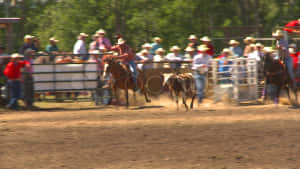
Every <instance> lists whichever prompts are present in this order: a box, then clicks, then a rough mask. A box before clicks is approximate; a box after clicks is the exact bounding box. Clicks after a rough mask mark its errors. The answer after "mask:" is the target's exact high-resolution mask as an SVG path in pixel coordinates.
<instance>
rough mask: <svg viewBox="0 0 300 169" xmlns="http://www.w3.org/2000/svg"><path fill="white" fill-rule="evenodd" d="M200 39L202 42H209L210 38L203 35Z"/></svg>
mask: <svg viewBox="0 0 300 169" xmlns="http://www.w3.org/2000/svg"><path fill="white" fill-rule="evenodd" d="M200 40H201V41H204V42H210V41H211V39H209V38H208V36H203V38H201V39H200Z"/></svg>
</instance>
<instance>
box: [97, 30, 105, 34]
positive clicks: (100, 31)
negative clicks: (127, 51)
mask: <svg viewBox="0 0 300 169" xmlns="http://www.w3.org/2000/svg"><path fill="white" fill-rule="evenodd" d="M97 34H106V32H105V30H104V29H99V30H98V31H97Z"/></svg>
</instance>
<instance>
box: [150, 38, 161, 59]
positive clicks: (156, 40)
mask: <svg viewBox="0 0 300 169" xmlns="http://www.w3.org/2000/svg"><path fill="white" fill-rule="evenodd" d="M161 43H162V39H161V38H160V37H155V38H153V43H152V44H151V46H152V48H151V50H150V54H151V55H155V51H156V50H157V49H159V48H163V47H162V45H161Z"/></svg>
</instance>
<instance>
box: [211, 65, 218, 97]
mask: <svg viewBox="0 0 300 169" xmlns="http://www.w3.org/2000/svg"><path fill="white" fill-rule="evenodd" d="M217 61H218V60H212V64H211V65H212V69H211V70H212V81H213V90H214V100H215V102H217V100H218V98H217V95H216V92H217V84H218V74H217V72H218V69H217V66H218V65H217Z"/></svg>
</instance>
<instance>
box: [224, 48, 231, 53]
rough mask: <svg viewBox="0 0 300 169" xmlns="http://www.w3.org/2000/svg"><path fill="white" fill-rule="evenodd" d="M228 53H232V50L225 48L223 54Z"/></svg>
mask: <svg viewBox="0 0 300 169" xmlns="http://www.w3.org/2000/svg"><path fill="white" fill-rule="evenodd" d="M226 52H231V50H229V49H228V48H224V49H223V50H222V53H226Z"/></svg>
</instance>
